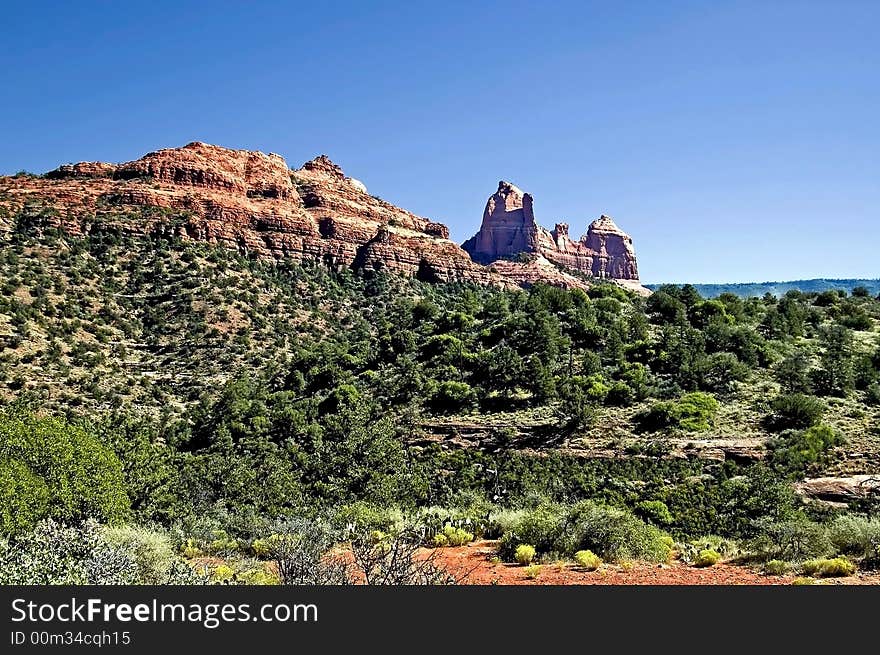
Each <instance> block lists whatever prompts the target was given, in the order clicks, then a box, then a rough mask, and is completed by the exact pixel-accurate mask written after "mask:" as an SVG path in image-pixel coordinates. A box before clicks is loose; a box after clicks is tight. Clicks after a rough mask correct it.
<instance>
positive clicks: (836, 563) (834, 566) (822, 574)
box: [801, 557, 856, 578]
mask: <svg viewBox="0 0 880 655" xmlns="http://www.w3.org/2000/svg"><path fill="white" fill-rule="evenodd" d="M801 570H802V571H803V572H804V574H805V575H809V576H812V577H818V578H843V577H846V576H849V575H853V574H854V573H855V572H856V565H855V564H853V563H852V562H850V561H849V560H848V559H846V558H845V557H835V558H833V559H811V560H807V561H806V562H804V563H803V564H801Z"/></svg>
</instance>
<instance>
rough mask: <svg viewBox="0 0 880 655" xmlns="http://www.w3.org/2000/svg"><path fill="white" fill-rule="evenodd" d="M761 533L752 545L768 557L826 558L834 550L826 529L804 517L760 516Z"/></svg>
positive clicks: (785, 558)
mask: <svg viewBox="0 0 880 655" xmlns="http://www.w3.org/2000/svg"><path fill="white" fill-rule="evenodd" d="M755 529H756V530H757V532H758V534H757V536H756V537H754V538H753V539H752V541H751V543H750V546H751V548H752V549H753V550H754V551H755V552H757V553H759V554H761V555H763V556H764V557H766V558H768V559H784V560H801V559H804V558H807V557H822V556H824V555H828V554H829V553H831V551H832V546H831V542H830V540H829V539H828V535H827V534H826V531H825V529H824V528H823V527H822V526H821V525H819V524H818V523H813V522H812V521H809V520H807V519H804V518H795V519H789V520H787V521H774V520H772V519H759V520H758V521H756V522H755Z"/></svg>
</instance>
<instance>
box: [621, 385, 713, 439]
mask: <svg viewBox="0 0 880 655" xmlns="http://www.w3.org/2000/svg"><path fill="white" fill-rule="evenodd" d="M717 414H718V401H717V400H715V397H714V396H712V395H711V394H708V393H703V392H702V391H694V392H693V393H688V394H685V395H683V396H682V397H681V398H679V399H678V400H675V401H662V402H658V403H654V405H653V406H652V407H650V408H649V409H647V410H645V411H643V412H641V413H639V414H637V415H636V417H635V419H636V423H637V424H638V427H639V429H640V430H642V431H645V432H656V431H660V430H682V431H684V432H706V431H707V430H709V429H710V428H711V427H712V426H713V425H714V424H715V417H716V415H717Z"/></svg>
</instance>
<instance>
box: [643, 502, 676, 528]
mask: <svg viewBox="0 0 880 655" xmlns="http://www.w3.org/2000/svg"><path fill="white" fill-rule="evenodd" d="M636 511H637V512H638V513H639V515H640V516H641V517H642V518H644V519H645V520H647V521H649V522H651V523H654V524H656V525H669V524H670V523H672V521H673V517H672V512H670V511H669V507H667V506H666V503H664V502H663V501H662V500H643V501H642V502H640V503H639V504H638V505H636Z"/></svg>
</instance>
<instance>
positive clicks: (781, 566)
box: [764, 559, 791, 575]
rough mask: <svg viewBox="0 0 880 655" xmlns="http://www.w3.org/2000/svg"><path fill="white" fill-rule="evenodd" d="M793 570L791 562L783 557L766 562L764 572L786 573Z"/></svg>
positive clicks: (773, 573)
mask: <svg viewBox="0 0 880 655" xmlns="http://www.w3.org/2000/svg"><path fill="white" fill-rule="evenodd" d="M789 571H791V564H789V563H788V562H783V561H782V560H781V559H771V560H770V561H769V562H765V563H764V573H766V574H767V575H785V574H786V573H788V572H789Z"/></svg>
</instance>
